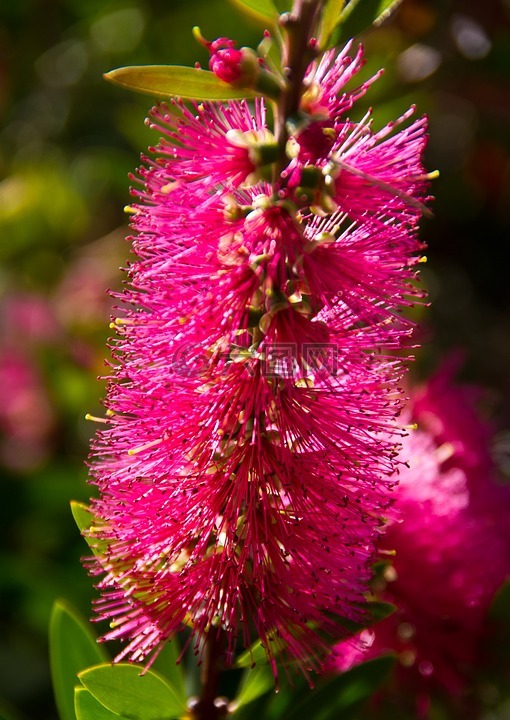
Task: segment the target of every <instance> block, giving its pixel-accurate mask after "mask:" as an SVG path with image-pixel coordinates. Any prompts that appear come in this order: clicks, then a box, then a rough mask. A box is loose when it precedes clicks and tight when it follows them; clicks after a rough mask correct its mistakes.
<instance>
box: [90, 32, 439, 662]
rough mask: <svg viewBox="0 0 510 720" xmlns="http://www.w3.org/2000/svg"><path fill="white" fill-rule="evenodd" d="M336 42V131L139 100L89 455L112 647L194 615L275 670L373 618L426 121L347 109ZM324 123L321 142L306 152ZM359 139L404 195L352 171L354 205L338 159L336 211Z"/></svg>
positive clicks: (247, 111) (331, 114)
mask: <svg viewBox="0 0 510 720" xmlns="http://www.w3.org/2000/svg"><path fill="white" fill-rule="evenodd" d="M221 43H222V46H224V45H225V41H224V40H223V39H222V40H221ZM340 57H341V58H342V59H341V60H339V61H338V62H334V61H333V58H332V56H330V55H328V60H327V69H326V70H325V71H324V72H325V75H324V78H325V80H326V85H325V87H326V89H327V93H326V95H324V98H323V100H321V102H323V103H324V107H326V109H327V118H326V122H327V123H328V125H327V128H326V129H327V133H324V132H323V130H324V126H323V125H322V124H321V123H324V122H325V120H324V114H325V113H324V112H323V113H322V114H321V116H320V119H316V118H315V116H314V115H309V120H308V121H307V122H308V124H307V127H306V129H304V130H303V129H302V128H301V129H300V130H296V132H295V133H294V134H291V136H290V137H288V138H284V141H283V147H282V139H281V137H279V139H278V143H279V144H278V145H277V147H276V150H277V151H276V152H275V141H274V137H273V135H274V136H275V137H276V133H273V131H272V129H271V128H270V127H268V125H267V120H266V115H265V104H264V100H262V99H261V100H259V101H257V102H256V103H255V105H254V107H250V106H249V105H248V104H247V103H246V102H229V103H228V104H220V103H197V104H194V105H193V106H192V107H191V109H187V108H186V107H185V106H184V105H183V104H182V103H180V102H179V101H178V100H176V101H174V102H172V103H171V104H169V105H167V106H165V105H162V106H160V107H158V108H155V109H154V110H153V111H152V113H151V120H150V123H151V124H152V125H153V126H154V127H156V128H157V129H158V130H159V131H160V133H161V134H162V139H161V141H160V144H159V145H158V146H157V147H156V149H155V151H154V152H155V155H156V157H155V158H154V159H151V158H145V159H144V166H143V167H142V168H141V169H140V171H139V183H140V184H139V185H138V187H137V189H136V190H134V196H135V203H134V205H133V207H132V212H133V227H134V229H135V231H136V234H135V237H134V238H133V250H134V253H135V260H134V262H132V264H131V265H130V267H129V270H128V277H129V283H128V285H127V287H126V289H125V290H124V292H123V293H122V294H121V295H120V296H119V300H120V302H121V304H122V310H121V313H120V317H119V318H118V319H117V320H116V323H115V325H116V328H117V338H116V339H115V340H114V341H113V345H112V347H113V357H114V363H113V367H112V374H111V378H110V382H109V388H108V395H107V399H106V401H105V405H106V408H107V411H108V413H107V414H108V419H107V425H106V427H105V429H103V430H101V431H100V432H99V433H98V436H97V439H96V441H95V443H94V446H93V453H92V461H91V472H92V476H93V478H94V481H95V482H96V483H97V485H98V488H99V492H100V496H99V498H98V499H95V500H93V501H92V510H93V513H94V515H95V518H96V521H95V526H94V528H93V529H92V530H91V536H93V537H94V538H96V539H97V543H98V552H97V557H96V558H94V559H93V560H91V561H90V562H91V566H92V571H93V572H94V573H96V574H97V575H100V576H102V579H101V580H100V582H99V588H100V589H101V591H102V599H101V600H100V601H99V602H98V605H97V610H98V614H99V617H100V618H102V619H109V620H110V621H111V630H110V631H109V632H108V633H107V634H106V635H105V639H121V640H124V641H127V645H126V647H125V649H124V650H123V651H122V652H121V653H120V655H119V656H118V658H117V659H120V658H123V657H128V658H130V659H132V660H136V661H138V660H143V659H145V658H147V656H149V655H150V654H151V653H153V654H152V657H154V652H153V651H156V652H157V650H158V649H160V648H161V646H162V644H163V643H164V642H165V641H166V640H168V639H169V638H171V637H172V636H173V635H174V634H175V633H176V632H177V631H179V630H180V629H181V628H182V627H184V626H187V627H189V628H191V630H192V634H193V635H194V637H195V639H196V641H197V648H198V647H199V645H200V641H201V640H202V639H204V638H205V637H207V636H208V635H209V634H210V633H215V634H218V635H221V636H223V638H224V645H225V647H226V655H227V661H231V660H232V658H233V656H234V653H235V651H236V649H237V648H238V647H240V646H247V645H249V643H250V642H251V641H252V640H253V639H255V638H260V639H261V641H262V644H263V646H264V647H265V649H266V652H267V655H268V659H269V660H270V662H271V664H272V667H273V670H274V672H275V675H276V672H277V670H276V656H277V654H278V653H279V652H280V651H282V652H283V655H284V656H287V657H291V658H295V659H296V660H297V661H298V663H300V665H301V667H302V669H303V670H304V672H308V670H310V669H319V668H320V667H321V663H322V657H323V655H324V653H326V652H327V651H328V644H327V643H326V641H325V640H324V639H322V636H323V633H322V631H324V630H325V631H329V632H330V633H332V634H333V635H334V636H335V637H338V636H342V635H345V633H346V630H345V629H344V627H343V625H342V618H347V619H349V620H358V621H362V620H363V618H364V612H365V611H364V608H363V604H364V598H365V594H366V591H367V586H368V585H367V584H368V581H369V578H370V575H371V571H370V563H371V561H372V559H373V556H374V548H375V545H376V540H377V537H378V534H379V532H380V526H381V524H383V523H384V514H385V513H386V512H387V510H388V506H389V505H390V501H391V492H390V491H391V489H392V487H393V485H394V483H395V482H396V476H395V469H396V466H397V460H396V449H395V448H396V445H397V444H398V440H399V436H400V431H399V429H398V426H397V420H396V417H397V416H398V413H399V411H400V408H401V405H402V393H401V390H400V389H399V379H400V377H401V374H402V371H403V367H402V362H401V361H400V360H399V359H397V354H395V353H393V351H394V350H398V351H400V350H401V349H402V347H403V346H405V345H406V344H407V343H408V340H409V336H410V334H411V331H412V325H411V324H410V323H409V322H408V321H406V320H405V319H404V317H403V316H402V310H403V308H405V307H406V306H407V305H409V304H411V303H414V302H420V301H421V299H422V295H421V292H420V291H419V290H418V289H417V286H416V284H415V282H414V278H415V272H416V270H415V265H416V263H417V261H418V258H419V253H420V251H421V249H422V246H421V245H420V243H419V241H418V240H417V237H416V220H417V213H416V208H415V207H414V206H413V205H412V202H411V201H412V199H413V198H414V197H415V196H416V197H419V198H423V196H424V191H425V179H424V177H423V176H424V173H423V170H422V168H421V159H420V155H421V151H422V148H423V144H424V131H425V123H424V121H419V122H418V123H417V124H415V126H412V127H414V129H412V130H409V131H400V133H399V134H397V135H396V136H393V139H392V138H391V137H388V139H386V136H387V135H389V132H390V129H389V128H387V129H386V130H385V131H382V133H379V134H377V133H376V134H372V133H371V130H370V128H369V126H368V124H367V123H366V122H362V123H360V124H355V123H352V122H350V121H349V120H348V118H346V117H345V116H344V115H345V112H346V111H347V110H348V109H349V108H350V105H351V104H352V103H353V102H354V100H355V99H356V95H355V94H351V95H349V96H345V97H344V99H343V100H342V98H341V97H340V98H338V93H339V92H340V91H341V89H342V87H343V83H344V82H345V81H346V80H347V79H348V77H347V76H349V77H350V76H351V75H353V74H354V72H355V71H357V68H358V67H359V64H360V62H359V57H360V56H357V59H355V60H354V61H352V60H350V59H348V58H347V55H346V53H345V52H344V53H343V54H341V56H340ZM321 68H323V66H322V65H319V70H317V68H315V67H311V68H310V69H309V71H308V74H307V76H306V77H307V78H308V79H307V81H306V85H305V86H304V88H303V92H304V93H305V94H306V92H308V90H309V89H310V87H311V83H312V82H313V80H312V78H317V77H318V74H317V73H318V72H322V69H321ZM346 68H350V70H348V71H347V70H346ZM365 89H366V88H364V89H363V91H364V90H365ZM360 92H361V91H360ZM358 94H359V93H358ZM335 98H337V99H335ZM317 130H318V134H319V136H321V137H323V138H326V137H327V143H326V142H325V144H323V146H321V148H320V151H317V152H315V151H314V150H307V152H306V153H305V151H304V150H303V148H304V147H305V145H306V142H308V140H309V141H310V143H309V144H313V143H312V140H313V137H312V136H313V134H314V133H316V131H317ZM306 133H308V134H309V135H308V136H306ZM383 138H384V140H383V142H381V139H383ZM287 140H288V142H287ZM390 145H391V147H390ZM295 147H298V148H300V149H299V150H298V152H297V154H296V153H294V154H293V152H292V149H293V148H295ZM286 148H287V151H288V152H289V155H288V156H287V155H285V150H286ZM353 148H355V150H353ZM282 149H283V155H282V152H281V151H282ZM365 151H366V153H367V154H368V155H369V156H370V163H369V166H370V169H372V170H373V167H372V165H374V166H375V165H376V164H377V159H378V158H379V161H380V162H379V166H380V168H382V169H381V176H383V177H384V179H385V180H384V181H385V182H388V183H389V182H392V183H394V186H393V187H394V188H395V193H390V192H387V189H386V190H385V189H383V190H381V188H375V189H374V187H373V186H372V185H371V183H370V182H369V181H367V179H366V177H365V178H363V177H362V178H361V181H360V182H358V181H359V180H360V176H359V175H358V176H356V175H353V177H354V178H355V180H353V181H352V182H354V183H358V185H359V187H357V192H358V194H359V198H358V197H357V198H354V196H352V195H350V194H349V193H346V194H345V195H343V194H342V193H343V190H342V188H343V187H344V185H345V183H344V184H343V180H342V173H343V169H342V171H341V174H340V180H339V179H338V178H337V177H334V178H333V180H334V182H335V183H336V185H335V187H334V188H333V195H334V197H333V200H334V202H333V204H332V206H331V207H330V210H329V211H327V210H325V209H324V208H326V207H328V203H327V197H330V198H331V197H332V196H331V192H330V191H331V188H330V187H329V186H328V173H330V170H329V169H330V167H332V166H335V167H336V165H335V163H336V160H335V158H336V157H340V156H342V157H343V156H344V155H345V154H346V153H348V152H350V153H351V154H353V155H354V157H353V158H351V156H350V155H349V158H351V161H352V162H353V164H354V165H356V167H358V168H359V167H363V168H365V169H366V166H365V165H363V162H364V161H363V152H365ZM342 153H344V155H342ZM378 153H379V155H378ZM282 158H283V162H282ZM399 158H400V159H399ZM384 168H389V169H388V172H387V173H386V174H384ZM267 171H269V173H268V172H267ZM402 173H403V175H404V177H401V174H402ZM410 174H412V175H413V177H414V175H419V176H420V178H421V179H417V178H416V179H413V180H412V181H411V180H409V177H408V176H410ZM330 175H331V173H330ZM264 178H265V179H264ZM306 183H308V185H306ZM314 183H315V185H314ZM303 187H304V188H305V190H307V192H305V191H303ZM308 191H309V192H308ZM402 193H405V194H406V196H405V197H404V198H403V196H402ZM328 194H329V195H328ZM310 195H314V198H313V200H310V197H309V196H310ZM374 198H375V199H376V200H377V203H376V205H373V202H372V201H373V200H374ZM364 200H365V201H366V202H367V203H369V204H367V206H366V207H365V209H364V210H363V211H362V209H361V205H362V203H363V201H364ZM315 205H317V206H321V209H320V213H319V214H318V215H317V214H315V213H314V212H312V206H315ZM336 208H338V209H336ZM353 220H354V222H353ZM318 631H321V633H320V634H319V632H318ZM149 662H150V660H149Z"/></svg>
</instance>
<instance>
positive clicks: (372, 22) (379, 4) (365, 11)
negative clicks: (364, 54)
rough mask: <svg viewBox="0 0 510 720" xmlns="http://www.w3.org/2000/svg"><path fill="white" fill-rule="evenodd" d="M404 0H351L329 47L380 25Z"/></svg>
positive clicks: (343, 12)
mask: <svg viewBox="0 0 510 720" xmlns="http://www.w3.org/2000/svg"><path fill="white" fill-rule="evenodd" d="M401 2H402V0H351V1H350V2H349V3H348V4H347V5H346V6H345V7H344V9H343V11H342V13H341V15H340V22H339V23H338V24H337V26H336V27H335V29H334V30H333V32H332V33H331V37H330V39H329V43H328V45H327V47H334V46H335V45H339V44H340V43H341V42H344V41H345V40H348V39H349V38H351V37H356V36H357V35H359V34H360V33H362V32H364V31H365V30H368V29H369V28H371V27H379V25H381V24H382V23H383V22H385V20H387V19H388V18H389V17H390V15H391V14H392V13H394V12H395V10H396V9H397V8H398V6H399V5H400V3H401Z"/></svg>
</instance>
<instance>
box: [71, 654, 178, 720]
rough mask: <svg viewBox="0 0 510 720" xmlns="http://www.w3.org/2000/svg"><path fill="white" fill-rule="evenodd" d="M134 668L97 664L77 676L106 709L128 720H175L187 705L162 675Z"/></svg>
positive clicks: (135, 666)
mask: <svg viewBox="0 0 510 720" xmlns="http://www.w3.org/2000/svg"><path fill="white" fill-rule="evenodd" d="M142 672H143V668H142V667H140V666H137V665H130V664H128V663H121V664H119V665H97V666H96V667H92V668H89V669H88V670H85V671H84V672H81V673H80V674H79V678H80V680H81V682H82V683H83V685H84V686H85V687H86V688H87V690H88V691H89V692H90V693H91V694H92V695H93V696H94V697H95V698H96V700H98V701H99V702H100V703H101V705H103V706H104V707H105V708H107V709H108V710H111V711H112V712H113V713H115V714H117V715H120V716H121V717H125V718H128V720H175V718H180V717H181V715H183V714H184V712H185V710H186V703H184V702H183V701H182V699H181V698H180V697H179V695H178V693H177V691H176V690H175V688H174V687H172V685H170V683H169V682H168V681H167V680H165V678H163V677H162V676H161V675H159V674H158V673H155V672H154V671H153V670H148V671H147V672H146V673H145V674H144V675H142V674H141V673H142Z"/></svg>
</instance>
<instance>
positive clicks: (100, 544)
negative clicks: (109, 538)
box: [71, 500, 107, 555]
mask: <svg viewBox="0 0 510 720" xmlns="http://www.w3.org/2000/svg"><path fill="white" fill-rule="evenodd" d="M71 512H72V514H73V518H74V521H75V523H76V524H77V525H78V529H79V530H80V532H81V534H82V535H83V537H84V538H85V540H86V541H87V545H88V546H89V548H90V549H91V550H92V552H93V553H94V555H101V554H102V553H103V552H104V550H105V549H106V546H107V543H106V541H105V540H98V539H96V538H94V536H93V534H92V533H90V534H89V533H88V532H87V530H90V528H91V527H92V526H93V523H94V515H93V514H92V512H91V511H90V508H89V507H88V506H87V505H85V504H84V503H81V502H77V501H76V500H71Z"/></svg>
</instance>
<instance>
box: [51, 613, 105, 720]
mask: <svg viewBox="0 0 510 720" xmlns="http://www.w3.org/2000/svg"><path fill="white" fill-rule="evenodd" d="M107 659H108V656H107V654H106V652H105V650H104V649H103V648H102V647H101V646H99V645H98V644H97V642H96V639H95V638H94V636H93V635H92V633H91V632H90V630H89V628H88V625H87V623H86V621H85V620H84V619H83V618H82V617H80V615H79V614H78V613H77V612H76V610H74V608H72V607H71V606H70V605H68V604H67V603H66V602H65V601H64V600H58V601H57V602H56V603H55V605H54V607H53V612H52V614H51V619H50V664H51V676H52V680H53V689H54V693H55V699H56V703H57V708H58V711H59V714H60V719H61V720H75V714H74V686H75V685H76V683H77V676H78V673H79V672H81V671H82V670H85V668H87V667H89V665H93V664H96V663H101V662H104V661H106V660H107Z"/></svg>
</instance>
